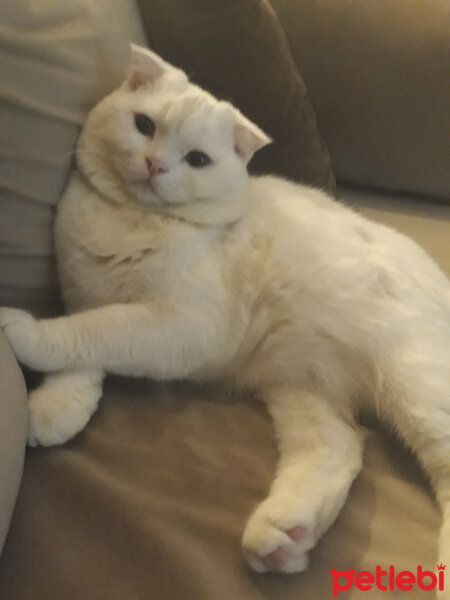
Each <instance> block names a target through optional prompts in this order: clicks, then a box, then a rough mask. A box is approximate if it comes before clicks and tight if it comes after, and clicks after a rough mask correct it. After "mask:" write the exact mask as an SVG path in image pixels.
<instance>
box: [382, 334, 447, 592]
mask: <svg viewBox="0 0 450 600" xmlns="http://www.w3.org/2000/svg"><path fill="white" fill-rule="evenodd" d="M442 342H443V343H442ZM379 408H380V414H381V416H382V417H384V419H385V420H386V421H387V422H389V423H390V424H391V425H393V427H394V428H395V430H396V431H397V432H398V434H399V435H400V437H401V438H402V439H403V440H404V441H405V442H406V444H407V445H408V446H409V447H410V448H412V450H413V451H414V452H415V454H416V455H417V457H418V459H419V460H420V462H421V463H422V465H423V467H424V469H425V471H426V473H427V475H428V476H429V478H430V481H431V483H432V486H433V488H434V490H435V492H436V497H437V500H438V503H439V505H440V507H441V510H442V528H441V533H440V539H439V553H438V564H439V565H441V564H443V565H446V566H447V569H448V568H449V565H450V336H448V337H447V340H442V337H441V336H439V337H438V336H432V335H429V337H428V339H426V340H425V339H424V340H422V343H414V342H412V343H411V344H409V345H408V347H407V348H404V349H403V350H402V352H397V354H396V355H395V356H393V357H392V360H391V362H390V368H389V370H388V371H387V375H386V377H385V389H384V393H383V395H382V398H381V401H380V407H379ZM436 567H437V565H436ZM446 587H447V590H446V591H440V592H438V594H437V597H438V598H439V599H440V600H450V591H449V590H448V584H447V586H446Z"/></svg>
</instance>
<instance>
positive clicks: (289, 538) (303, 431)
mask: <svg viewBox="0 0 450 600" xmlns="http://www.w3.org/2000/svg"><path fill="white" fill-rule="evenodd" d="M265 400H266V402H267V405H268V409H269V412H270V413H271V415H272V418H273V420H274V425H275V431H276V434H277V437H278V442H279V449H280V462H279V466H278V471H277V474H276V478H275V480H274V482H273V484H272V487H271V490H270V493H269V496H268V497H267V498H266V500H264V501H263V502H262V503H261V504H260V505H259V506H258V507H257V508H256V510H255V511H254V512H253V514H252V515H251V517H250V519H249V521H248V523H247V526H246V529H245V532H244V536H243V549H244V555H245V557H246V559H247V562H248V563H249V565H250V566H251V567H252V568H253V569H254V570H255V571H258V572H265V571H280V572H284V573H292V572H296V571H303V570H304V569H306V567H307V565H308V551H309V550H310V549H311V548H312V547H313V546H314V545H315V544H316V542H317V540H318V539H319V537H320V536H321V535H322V534H323V533H325V531H326V530H327V529H328V528H329V527H330V525H331V524H332V523H333V521H334V520H335V518H336V517H337V515H338V513H339V511H340V510H341V508H342V506H343V504H344V502H345V499H346V497H347V493H348V491H349V489H350V486H351V484H352V482H353V480H354V478H355V477H356V475H357V474H358V472H359V471H360V469H361V464H362V453H363V439H364V436H363V433H362V431H361V429H360V428H358V426H356V425H355V424H353V423H352V422H347V421H346V420H344V419H343V418H341V417H340V416H339V415H338V414H337V412H335V411H334V409H333V408H332V406H331V404H330V403H329V402H328V401H327V400H326V399H324V398H322V397H321V396H319V395H317V394H315V393H307V392H304V391H302V390H298V389H292V388H289V389H286V388H283V389H276V390H272V391H271V392H270V393H269V394H267V396H266V397H265Z"/></svg>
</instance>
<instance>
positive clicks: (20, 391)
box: [0, 331, 27, 597]
mask: <svg viewBox="0 0 450 600" xmlns="http://www.w3.org/2000/svg"><path fill="white" fill-rule="evenodd" d="M26 432H27V411H26V390H25V382H24V380H23V377H22V373H21V372H20V369H19V366H18V364H17V362H16V360H15V358H14V356H13V353H12V351H11V348H10V347H9V344H8V342H7V340H6V337H5V336H4V335H3V332H2V331H0V554H1V551H2V547H3V543H4V541H5V537H6V533H7V531H8V526H9V521H10V518H11V515H12V512H13V508H14V502H15V500H16V496H17V491H18V489H19V483H20V479H21V476H22V465H23V459H24V454H25V440H26ZM0 597H1V592H0Z"/></svg>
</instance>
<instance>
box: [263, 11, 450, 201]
mask: <svg viewBox="0 0 450 600" xmlns="http://www.w3.org/2000/svg"><path fill="white" fill-rule="evenodd" d="M271 2H272V4H273V6H274V7H275V9H276V11H277V12H278V15H279V17H280V20H281V21H282V23H283V25H284V27H285V30H286V34H287V37H288V40H289V43H290V45H291V49H292V52H293V54H294V57H295V60H296V62H297V65H298V67H299V70H300V72H301V73H302V75H303V77H304V80H305V82H306V85H307V87H308V92H309V96H310V99H311V102H312V104H313V106H314V109H315V111H316V115H317V119H318V123H319V128H320V130H321V133H322V135H323V137H324V139H325V141H326V142H327V144H328V146H329V148H330V152H331V156H332V159H333V163H334V167H335V171H336V175H337V177H338V179H340V180H341V181H348V182H353V183H358V184H363V185H370V186H374V187H381V188H386V189H392V190H401V191H407V192H417V193H422V194H426V195H431V196H438V197H440V198H442V199H446V200H449V199H450V169H449V168H448V165H449V156H450V140H449V137H448V131H449V129H450V109H449V98H448V83H449V78H448V66H449V64H450V10H449V4H448V0H428V1H427V2H424V1H423V0H397V1H396V2H380V1H379V0H364V2H361V0H346V2H342V0H304V1H302V2H295V1H293V0H271Z"/></svg>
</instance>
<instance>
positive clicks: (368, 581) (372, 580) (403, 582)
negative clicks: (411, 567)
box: [331, 564, 445, 598]
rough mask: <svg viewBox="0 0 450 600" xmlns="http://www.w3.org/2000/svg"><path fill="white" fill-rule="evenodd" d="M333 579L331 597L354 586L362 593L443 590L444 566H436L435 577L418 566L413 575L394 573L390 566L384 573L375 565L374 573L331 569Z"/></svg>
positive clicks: (400, 572)
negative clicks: (372, 591)
mask: <svg viewBox="0 0 450 600" xmlns="http://www.w3.org/2000/svg"><path fill="white" fill-rule="evenodd" d="M331 575H332V577H333V596H334V597H335V598H336V597H337V596H339V592H344V591H346V590H349V589H350V588H352V587H353V586H355V587H356V588H357V589H358V590H361V591H363V592H366V591H369V590H371V589H372V588H374V587H376V588H378V589H379V590H380V591H381V592H387V591H388V590H389V591H394V590H401V591H405V592H406V591H409V590H413V589H415V588H416V589H417V588H419V589H421V590H424V591H427V592H429V591H431V590H439V591H441V592H442V591H443V589H444V578H445V565H443V564H440V565H438V566H437V575H436V573H433V572H432V571H424V570H423V568H422V566H421V565H419V566H418V567H417V570H416V572H415V573H413V572H412V571H399V572H398V573H397V572H396V571H395V567H393V566H392V565H391V566H390V567H388V570H387V571H384V570H383V569H382V568H381V567H380V565H377V567H376V570H375V573H371V572H370V571H359V572H358V573H357V572H356V569H350V570H349V571H336V569H331Z"/></svg>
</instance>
